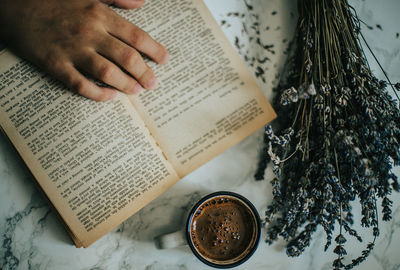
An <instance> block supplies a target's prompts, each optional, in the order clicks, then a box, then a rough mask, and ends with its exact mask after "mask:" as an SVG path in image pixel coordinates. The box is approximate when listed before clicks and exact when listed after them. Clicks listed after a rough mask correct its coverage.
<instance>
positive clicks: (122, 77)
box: [75, 51, 142, 95]
mask: <svg viewBox="0 0 400 270" xmlns="http://www.w3.org/2000/svg"><path fill="white" fill-rule="evenodd" d="M75 63H76V65H77V67H78V68H79V69H82V71H84V72H86V73H88V74H90V75H91V76H93V77H94V78H95V79H97V80H99V81H101V82H104V83H106V84H108V85H110V86H112V87H115V88H116V89H118V90H120V91H122V92H124V93H126V94H129V95H132V94H137V93H139V92H140V91H141V90H142V87H141V85H140V84H139V83H138V82H137V81H136V80H135V79H134V78H132V77H131V76H129V75H128V74H126V73H125V72H123V71H122V70H121V69H120V68H119V67H118V66H116V65H115V64H114V63H112V62H111V61H110V60H108V59H106V58H105V57H103V56H102V55H100V54H98V53H96V52H95V51H93V52H92V53H88V54H86V55H84V56H83V57H80V58H79V59H75Z"/></svg>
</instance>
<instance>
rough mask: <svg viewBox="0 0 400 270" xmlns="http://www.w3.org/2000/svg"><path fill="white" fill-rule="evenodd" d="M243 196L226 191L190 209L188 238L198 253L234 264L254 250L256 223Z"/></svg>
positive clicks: (218, 263) (227, 263)
mask: <svg viewBox="0 0 400 270" xmlns="http://www.w3.org/2000/svg"><path fill="white" fill-rule="evenodd" d="M254 212H255V210H253V209H251V208H250V207H249V206H248V204H247V203H245V202H244V201H243V200H241V199H239V198H237V197H233V196H230V195H221V196H215V197H211V198H209V199H208V200H206V201H204V202H203V203H201V204H200V205H199V206H198V207H197V208H196V209H194V211H193V215H192V218H191V220H190V223H189V224H188V225H189V226H190V227H189V235H190V241H191V242H192V249H193V248H194V249H195V251H196V252H197V253H198V255H200V256H201V258H203V259H204V260H206V261H208V262H210V263H213V264H217V265H230V264H235V263H236V262H239V261H241V260H243V259H244V258H246V257H248V256H249V255H250V253H252V252H253V251H254V249H255V248H254V247H255V245H256V244H257V242H258V238H259V223H258V219H257V217H256V216H255V214H254Z"/></svg>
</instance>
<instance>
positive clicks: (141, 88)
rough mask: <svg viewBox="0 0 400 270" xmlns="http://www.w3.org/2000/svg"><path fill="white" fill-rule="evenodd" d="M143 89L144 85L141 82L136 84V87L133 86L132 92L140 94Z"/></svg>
mask: <svg viewBox="0 0 400 270" xmlns="http://www.w3.org/2000/svg"><path fill="white" fill-rule="evenodd" d="M142 90H143V87H142V86H141V85H140V84H138V83H137V84H136V85H135V87H134V88H133V91H132V94H139V93H140V91H142Z"/></svg>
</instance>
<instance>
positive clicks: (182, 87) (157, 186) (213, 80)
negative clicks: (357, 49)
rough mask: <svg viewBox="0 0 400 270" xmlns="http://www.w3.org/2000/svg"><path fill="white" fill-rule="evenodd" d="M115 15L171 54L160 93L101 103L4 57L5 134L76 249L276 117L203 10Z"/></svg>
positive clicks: (185, 2)
mask: <svg viewBox="0 0 400 270" xmlns="http://www.w3.org/2000/svg"><path fill="white" fill-rule="evenodd" d="M118 12H119V13H120V14H121V15H122V16H124V17H125V18H127V19H128V20H131V21H133V20H134V22H135V23H136V24H138V25H139V26H140V27H141V28H143V29H144V30H146V31H147V32H149V33H150V35H152V36H153V37H154V38H155V39H156V40H158V41H159V42H161V43H162V44H164V45H165V46H166V47H167V48H168V50H169V52H170V54H171V58H170V59H171V60H170V62H169V63H168V64H166V65H163V66H161V65H154V64H152V63H150V62H149V64H150V65H151V67H152V68H153V69H154V72H155V74H156V75H157V77H158V80H159V87H158V88H157V89H155V90H151V91H142V92H141V93H140V94H139V95H137V96H129V97H128V96H126V95H125V94H122V93H119V94H118V95H117V97H116V98H115V99H114V100H112V101H108V102H100V103H97V102H95V101H91V100H88V99H86V98H84V97H81V96H79V95H77V94H74V93H72V92H71V91H69V90H67V89H65V87H64V86H63V85H62V84H60V83H59V82H57V81H55V80H53V79H52V78H50V77H49V76H47V75H46V74H44V73H42V72H41V71H39V70H38V69H36V68H35V67H34V66H32V65H30V64H29V63H27V62H26V61H23V60H21V59H19V58H18V57H16V56H15V55H13V54H12V53H11V52H9V51H8V50H3V51H2V52H1V53H0V63H1V64H0V124H1V127H2V129H3V130H4V132H5V133H6V135H7V136H8V137H9V139H10V140H11V142H12V143H13V145H14V146H15V148H16V149H17V151H18V152H19V154H20V155H21V156H22V158H23V160H24V161H25V163H26V164H27V166H28V167H29V169H30V170H31V172H32V174H33V176H34V177H35V179H36V181H37V183H38V185H39V187H40V188H41V189H42V190H43V191H44V194H45V195H46V197H47V198H48V199H49V201H50V203H51V204H52V205H53V206H54V209H55V210H56V212H57V214H58V215H59V216H60V218H61V220H62V222H63V223H64V225H65V226H66V228H67V230H68V232H69V234H70V235H71V237H72V239H73V241H74V243H75V245H76V246H78V247H80V246H84V247H87V246H89V245H90V244H91V243H93V242H94V241H95V240H97V239H98V238H100V237H101V236H102V235H104V234H106V233H107V232H108V231H110V230H111V229H113V228H114V227H115V226H117V225H118V224H120V223H122V222H123V221H124V220H125V219H127V218H128V217H130V216H131V215H133V214H134V213H135V212H137V211H138V210H139V209H141V208H142V207H144V206H145V205H146V204H148V203H149V202H150V201H152V200H153V199H155V198H156V197H157V196H159V195H160V194H161V193H162V192H164V191H166V190H167V189H168V188H169V187H171V186H172V185H173V184H174V183H176V182H177V181H178V180H179V179H180V178H182V177H183V176H185V175H187V174H188V173H190V172H191V171H193V170H195V169H196V168H198V167H199V166H201V165H202V164H204V163H205V162H207V161H209V160H211V159H212V158H214V157H215V156H217V155H218V154H220V153H222V152H223V151H225V150H226V149H227V148H229V147H231V146H233V145H235V144H236V143H238V142H239V141H240V140H242V139H243V138H245V137H246V136H248V135H250V134H251V133H252V132H254V131H255V130H257V129H260V128H261V127H262V126H263V125H265V124H266V123H267V122H269V121H271V120H272V119H273V118H274V117H275V113H274V111H273V109H272V108H271V106H270V104H269V103H268V101H267V100H266V99H265V97H264V95H263V94H262V92H261V90H260V89H259V88H258V87H257V85H256V83H255V82H254V80H253V78H252V76H251V75H250V74H249V72H248V71H247V69H246V68H245V66H244V65H243V63H242V62H241V60H240V58H239V56H238V55H237V54H236V52H235V51H234V49H233V48H232V46H231V45H230V43H229V41H228V40H227V39H226V38H225V36H224V34H223V32H222V31H221V30H220V28H219V26H218V24H217V23H216V22H215V20H214V18H213V17H212V15H211V14H210V12H209V11H208V9H207V7H206V6H205V5H204V3H203V2H202V1H199V0H180V1H179V4H178V3H177V1H175V0H164V1H147V3H146V4H145V5H144V6H143V7H142V8H140V9H138V10H130V11H127V10H118Z"/></svg>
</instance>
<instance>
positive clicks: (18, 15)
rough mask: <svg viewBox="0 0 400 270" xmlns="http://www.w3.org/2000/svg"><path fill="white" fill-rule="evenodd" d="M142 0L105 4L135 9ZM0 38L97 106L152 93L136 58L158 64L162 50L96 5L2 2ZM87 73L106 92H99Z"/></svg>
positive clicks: (164, 55)
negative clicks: (118, 96) (118, 97)
mask: <svg viewBox="0 0 400 270" xmlns="http://www.w3.org/2000/svg"><path fill="white" fill-rule="evenodd" d="M143 1H144V0H104V1H103V2H106V3H109V4H115V5H118V6H120V7H123V8H137V7H140V6H141V5H142V4H143ZM0 38H1V39H2V40H4V41H5V42H6V44H7V45H8V47H10V48H11V49H13V50H14V51H16V53H18V54H19V55H21V56H22V57H24V58H26V59H28V60H29V61H31V62H33V63H35V64H37V65H38V66H40V67H42V68H43V69H44V70H46V71H47V72H48V73H50V74H52V75H53V76H54V77H55V78H57V79H59V80H60V81H62V82H63V83H65V84H66V85H67V86H68V87H69V88H70V89H72V90H73V91H77V92H78V93H79V94H81V95H83V96H85V97H87V98H91V99H94V100H97V101H103V100H108V99H112V98H113V97H114V96H115V94H116V92H115V91H116V90H115V89H117V90H120V91H122V92H124V93H127V94H135V93H138V92H140V90H141V89H142V87H144V88H147V89H152V88H154V87H155V86H156V77H155V75H154V73H153V71H152V70H151V68H150V67H149V66H148V65H147V64H146V63H145V62H144V61H143V58H142V56H141V54H140V53H143V54H146V55H147V56H149V57H150V58H152V59H153V60H154V61H156V62H157V63H160V64H163V63H166V62H167V61H168V52H167V50H166V49H165V48H164V47H163V46H162V45H161V44H159V43H158V42H156V41H155V40H153V39H152V38H151V37H150V36H149V35H148V34H147V33H146V32H144V31H143V30H141V29H140V28H138V27H137V26H135V25H133V24H131V23H130V22H128V21H126V20H125V19H123V18H122V17H121V16H119V15H118V14H117V13H115V12H114V11H113V10H112V9H110V8H109V7H108V6H107V5H106V4H104V3H101V2H100V1H98V0H68V1H65V0H2V1H0ZM83 74H88V75H90V76H92V77H94V78H95V79H97V80H99V81H101V82H104V83H105V84H107V85H109V86H110V87H99V86H97V85H96V84H95V83H93V82H91V81H90V80H88V79H87V78H86V77H85V76H84V75H83Z"/></svg>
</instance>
